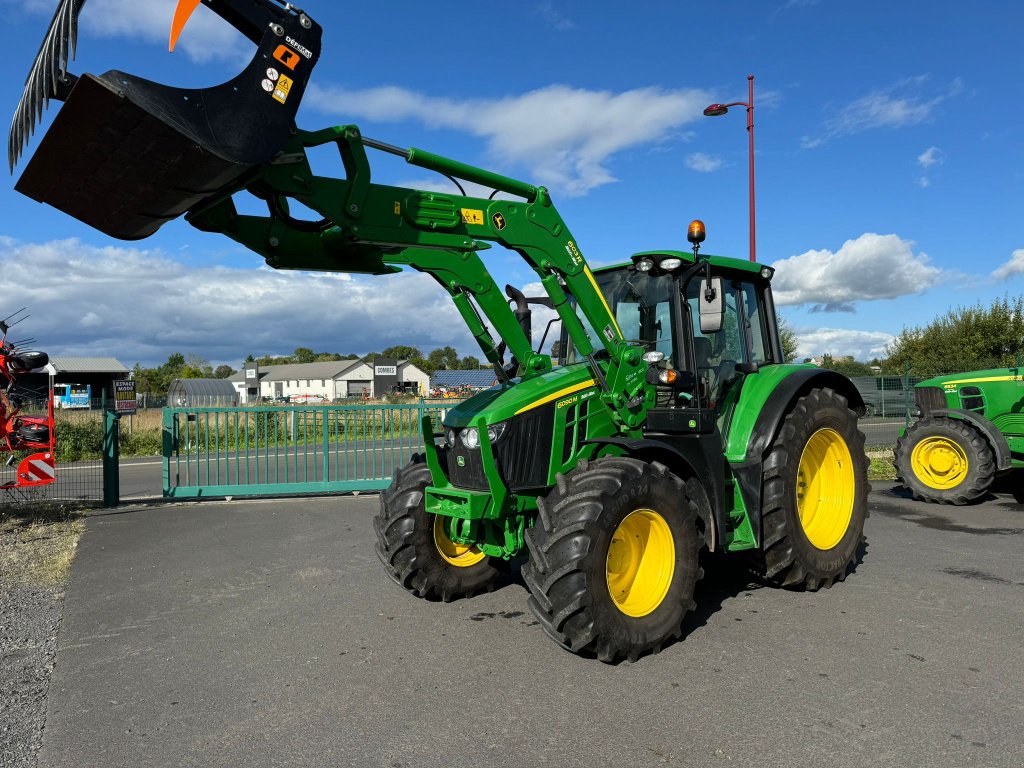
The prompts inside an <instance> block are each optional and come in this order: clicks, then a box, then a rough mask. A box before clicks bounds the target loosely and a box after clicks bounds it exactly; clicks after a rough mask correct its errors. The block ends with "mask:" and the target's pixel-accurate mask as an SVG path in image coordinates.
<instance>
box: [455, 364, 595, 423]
mask: <svg viewBox="0 0 1024 768" xmlns="http://www.w3.org/2000/svg"><path fill="white" fill-rule="evenodd" d="M595 386H597V385H596V383H595V382H594V377H593V375H592V374H591V372H590V369H589V368H588V367H587V366H586V364H585V363H577V364H575V365H565V366H560V367H558V368H555V369H553V370H550V371H545V372H543V373H540V374H537V375H534V376H530V377H529V378H526V379H512V381H510V382H506V383H503V384H499V385H497V386H494V387H491V388H490V389H486V390H484V391H483V392H481V393H479V394H477V395H474V396H473V397H471V398H469V399H468V400H464V401H463V402H461V403H459V404H458V405H457V406H455V407H454V408H452V409H451V410H450V411H448V414H447V415H446V416H445V417H444V425H445V426H446V427H453V428H455V429H459V428H461V427H468V426H471V425H473V424H475V423H476V421H477V419H478V418H479V417H480V416H483V417H484V419H485V422H486V423H487V424H496V423H498V422H499V421H505V420H507V419H511V418H512V417H513V416H518V415H520V414H524V413H527V412H529V411H532V410H534V409H535V408H539V407H541V406H543V405H546V404H548V403H551V402H553V401H558V400H560V399H562V398H568V397H571V396H573V395H576V394H578V393H580V392H585V391H586V390H588V389H591V388H593V387H595ZM556 405H557V404H556Z"/></svg>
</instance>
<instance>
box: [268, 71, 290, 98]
mask: <svg viewBox="0 0 1024 768" xmlns="http://www.w3.org/2000/svg"><path fill="white" fill-rule="evenodd" d="M291 90H292V79H291V78H290V77H288V75H281V77H280V78H279V79H278V81H277V87H276V88H274V92H273V93H272V94H270V95H271V96H273V97H274V101H279V102H281V103H282V104H284V103H285V102H286V101H288V94H289V93H291Z"/></svg>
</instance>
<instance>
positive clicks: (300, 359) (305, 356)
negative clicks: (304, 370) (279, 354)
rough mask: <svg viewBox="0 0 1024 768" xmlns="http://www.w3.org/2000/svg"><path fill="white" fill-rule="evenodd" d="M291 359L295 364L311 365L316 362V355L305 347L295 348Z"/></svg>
mask: <svg viewBox="0 0 1024 768" xmlns="http://www.w3.org/2000/svg"><path fill="white" fill-rule="evenodd" d="M292 359H293V360H294V361H295V362H296V363H312V362H314V361H315V360H316V353H315V352H314V351H313V350H312V349H307V348H306V347H296V349H295V352H293V353H292Z"/></svg>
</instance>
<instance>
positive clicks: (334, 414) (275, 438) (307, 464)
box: [163, 404, 448, 498]
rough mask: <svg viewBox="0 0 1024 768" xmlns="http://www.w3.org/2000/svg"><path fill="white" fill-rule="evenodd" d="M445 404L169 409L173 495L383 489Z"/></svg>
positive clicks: (168, 491) (167, 477)
mask: <svg viewBox="0 0 1024 768" xmlns="http://www.w3.org/2000/svg"><path fill="white" fill-rule="evenodd" d="M447 410H448V407H439V406H431V405H423V404H418V405H417V404H412V405H321V406H308V407H304V406H275V407H252V408H247V407H241V408H165V409H164V413H163V493H164V496H165V497H168V498H195V497H202V496H266V495H281V494H294V493H329V492H338V491H356V490H378V489H382V488H386V487H387V486H388V485H389V484H390V483H391V478H392V476H393V475H394V473H395V470H396V469H398V468H399V467H401V466H402V465H403V464H405V463H406V462H408V461H409V458H410V457H411V456H412V454H414V453H416V452H418V451H421V450H423V436H422V435H421V434H420V422H421V419H422V417H423V416H424V415H425V414H430V416H431V420H432V422H433V424H434V428H435V429H438V428H439V426H438V425H440V423H441V420H442V419H443V418H444V414H445V413H446V412H447Z"/></svg>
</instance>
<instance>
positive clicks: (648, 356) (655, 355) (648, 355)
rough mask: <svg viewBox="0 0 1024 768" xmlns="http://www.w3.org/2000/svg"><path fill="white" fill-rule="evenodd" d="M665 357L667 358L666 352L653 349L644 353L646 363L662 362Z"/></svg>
mask: <svg viewBox="0 0 1024 768" xmlns="http://www.w3.org/2000/svg"><path fill="white" fill-rule="evenodd" d="M664 359H665V353H664V352H658V351H653V352H645V353H644V362H645V363H650V364H651V365H654V364H655V363H660V362H661V361H662V360H664Z"/></svg>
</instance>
